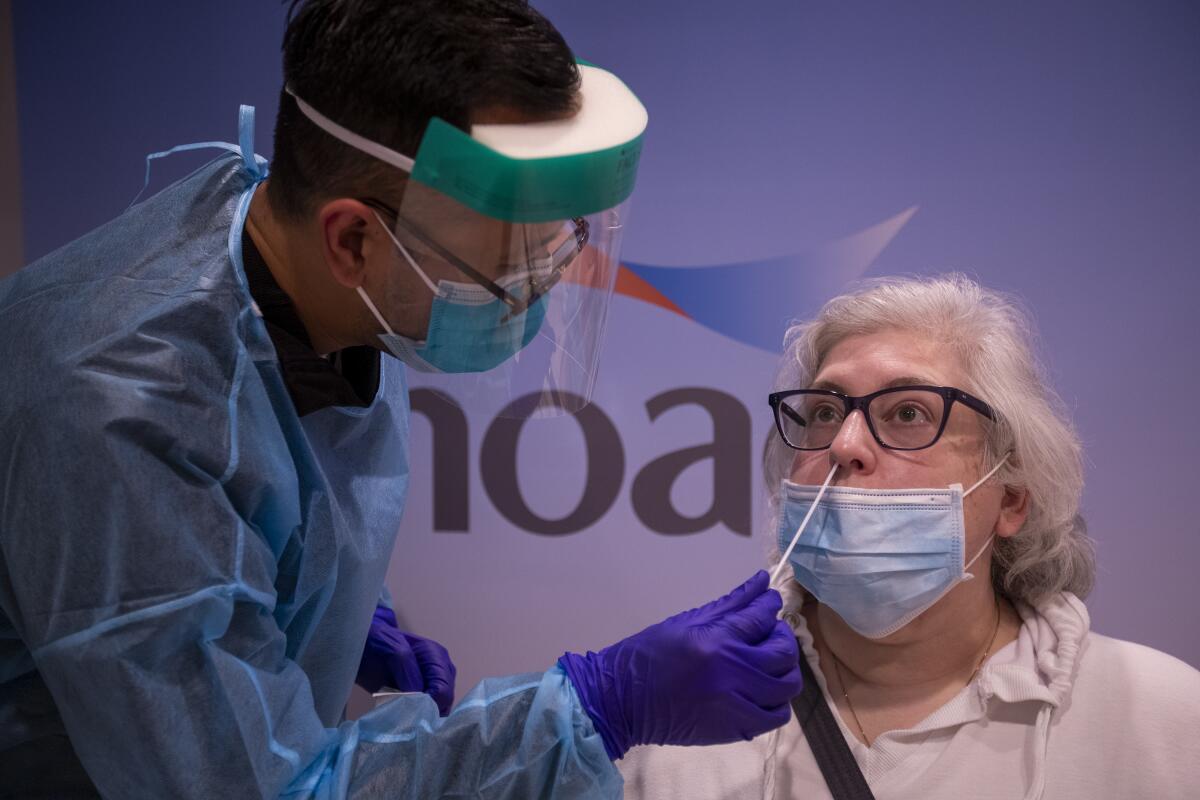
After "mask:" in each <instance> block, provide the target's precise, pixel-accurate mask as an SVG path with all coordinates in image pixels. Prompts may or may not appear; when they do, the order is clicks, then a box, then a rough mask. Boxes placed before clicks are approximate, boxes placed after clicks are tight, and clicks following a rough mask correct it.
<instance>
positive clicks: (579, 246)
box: [363, 199, 589, 316]
mask: <svg viewBox="0 0 1200 800" xmlns="http://www.w3.org/2000/svg"><path fill="white" fill-rule="evenodd" d="M363 202H365V203H367V204H368V205H370V206H372V207H373V208H376V209H379V210H382V211H384V212H386V213H387V214H388V215H389V216H390V217H391V218H392V219H394V220H395V227H394V229H393V228H389V227H388V226H387V225H386V224H385V223H384V222H383V220H382V218H380V217H379V216H378V213H376V218H377V219H379V223H380V225H382V226H383V228H384V230H385V231H387V233H388V236H389V237H391V239H392V242H393V243H394V244H395V245H396V247H397V248H398V249H399V250H400V252H401V253H402V254H403V255H404V257H405V259H406V260H407V261H408V263H409V265H410V266H411V267H412V268H413V269H414V270H415V271H416V272H417V274H418V275H420V276H421V278H422V280H424V282H425V284H426V285H427V286H429V288H430V290H431V291H433V292H434V293H435V294H437V293H438V289H437V284H438V283H440V282H441V281H442V280H446V279H452V278H461V277H467V278H469V279H470V280H472V281H473V282H474V283H476V284H478V285H479V286H481V287H483V288H484V289H486V290H487V291H488V292H489V293H490V294H492V295H493V296H494V297H495V298H496V299H498V300H500V301H501V302H503V303H504V304H505V305H507V306H508V309H509V311H508V313H509V315H511V316H518V315H520V314H522V313H524V311H525V310H526V308H528V307H529V306H530V305H532V304H533V303H535V302H536V301H537V300H538V298H539V297H541V296H543V295H545V294H546V293H547V292H549V291H550V289H551V288H553V286H554V285H555V284H556V283H558V281H559V280H560V279H561V278H562V277H563V274H564V272H565V271H566V270H567V268H568V267H570V266H571V264H572V263H573V262H574V261H575V260H576V259H577V258H578V256H579V254H580V253H581V252H583V248H584V247H585V246H586V245H587V242H588V233H589V226H588V222H587V220H585V219H583V218H576V219H572V220H567V221H563V222H550V223H537V224H520V223H511V222H503V221H500V220H494V219H490V218H487V217H482V216H481V215H471V216H472V217H473V219H469V220H468V219H460V220H457V221H458V222H459V223H460V224H459V225H457V226H450V225H446V226H443V230H444V231H446V232H447V233H446V234H444V235H443V236H441V237H440V240H439V237H435V236H434V235H433V234H431V233H429V232H428V231H426V230H423V229H422V227H421V226H420V225H419V224H416V223H414V222H413V221H411V220H407V219H405V218H404V217H403V215H402V214H400V213H398V212H396V211H395V210H394V209H392V208H391V207H389V206H388V205H387V204H385V203H383V202H381V201H379V200H373V199H364V201H363ZM460 211H463V210H462V209H461V208H460ZM468 213H469V212H468ZM460 216H463V214H461V213H460ZM485 228H486V229H487V230H485ZM451 232H452V235H450V234H451ZM485 240H486V241H491V242H492V243H494V244H496V245H498V246H496V247H493V248H490V249H489V251H488V252H486V253H477V255H476V256H475V257H474V258H471V257H469V256H467V255H464V254H466V253H470V252H472V251H478V249H479V248H478V243H479V242H480V241H485ZM418 262H419V263H418Z"/></svg>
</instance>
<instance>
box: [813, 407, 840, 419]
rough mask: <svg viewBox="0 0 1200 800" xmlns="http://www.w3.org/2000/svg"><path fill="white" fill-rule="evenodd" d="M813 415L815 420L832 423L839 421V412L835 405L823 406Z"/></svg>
mask: <svg viewBox="0 0 1200 800" xmlns="http://www.w3.org/2000/svg"><path fill="white" fill-rule="evenodd" d="M812 416H813V421H814V422H823V423H831V422H837V418H838V413H837V410H836V409H835V408H834V407H833V406H821V407H820V408H818V409H817V410H816V412H815V413H813V415H812Z"/></svg>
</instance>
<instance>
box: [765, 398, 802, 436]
mask: <svg viewBox="0 0 1200 800" xmlns="http://www.w3.org/2000/svg"><path fill="white" fill-rule="evenodd" d="M767 402H769V403H770V404H771V405H772V406H774V407H775V408H778V409H779V411H780V412H781V413H783V414H787V415H788V418H789V419H791V420H792V421H793V422H795V423H796V424H797V425H799V426H801V427H802V428H807V427H808V423H807V422H805V421H804V418H803V417H801V416H800V415H799V414H797V413H796V409H794V408H792V407H791V406H789V405H788V404H787V403H785V402H783V399H782V398H779V397H769V398H767Z"/></svg>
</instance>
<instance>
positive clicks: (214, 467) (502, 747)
mask: <svg viewBox="0 0 1200 800" xmlns="http://www.w3.org/2000/svg"><path fill="white" fill-rule="evenodd" d="M182 385H183V384H181V386H182ZM134 391H135V392H136V391H137V389H134ZM147 391H154V392H163V391H167V389H164V388H163V386H162V385H161V384H156V385H155V386H153V387H151V388H149V389H147ZM122 396H123V397H124V396H125V395H122ZM114 402H115V401H114V400H113V397H112V396H111V395H108V394H106V393H105V392H100V393H93V392H84V393H83V394H82V395H81V396H75V397H71V396H67V397H64V398H59V399H57V400H56V402H55V403H54V406H55V407H56V408H57V409H59V410H58V411H54V410H49V409H45V408H42V409H25V410H24V414H23V416H24V419H23V420H21V421H19V422H17V421H14V419H13V418H12V417H10V418H9V419H8V420H0V422H3V423H4V424H3V425H2V426H0V428H2V429H3V433H4V438H8V439H9V441H10V443H11V449H10V450H9V452H8V453H7V454H5V457H3V458H0V490H2V491H3V493H4V494H3V502H2V504H0V508H2V509H3V512H4V513H3V518H0V531H2V534H3V535H2V538H0V545H2V548H3V549H2V553H0V555H2V560H0V584H2V585H0V602H3V604H4V611H5V613H6V614H7V615H8V616H9V618H10V619H11V620H13V622H14V626H15V627H16V628H17V631H18V633H19V635H20V637H21V639H22V641H23V642H24V643H25V645H26V646H27V647H28V648H29V650H30V652H31V654H32V657H33V662H34V664H35V666H36V669H37V670H38V672H39V673H40V675H41V677H42V679H43V680H44V681H45V683H46V685H47V687H48V688H49V691H50V693H51V695H52V696H53V699H54V702H55V705H56V706H57V709H58V711H59V713H60V714H61V716H62V719H63V722H64V725H65V728H66V731H67V733H68V735H69V737H70V741H71V743H72V745H73V747H74V749H75V751H76V753H77V754H78V757H79V759H80V761H81V762H82V764H83V765H84V767H85V769H86V770H87V772H88V775H89V777H90V778H91V780H92V781H93V782H94V783H95V784H96V786H97V788H98V789H99V791H100V792H101V794H103V795H104V796H105V797H176V798H189V797H196V798H214V797H250V796H253V797H272V798H273V797H287V798H293V797H296V798H309V797H314V798H317V797H319V798H344V797H352V798H366V797H389V798H429V797H443V796H451V797H473V798H508V797H535V796H536V797H582V798H588V797H596V798H600V797H620V796H621V791H622V788H621V778H620V775H619V773H618V772H617V771H616V769H615V767H614V766H613V765H612V763H611V762H610V761H609V759H608V758H607V756H606V755H605V751H604V747H603V744H602V742H601V740H600V737H599V736H598V735H597V734H596V732H595V730H594V729H593V727H592V723H591V720H590V719H589V718H588V716H587V714H586V713H585V712H584V711H583V710H582V708H581V706H580V704H579V701H578V698H577V697H576V696H575V694H574V690H573V688H572V687H571V685H570V682H569V681H568V680H567V679H566V677H565V676H564V674H563V673H562V672H561V671H560V670H559V669H558V668H557V667H555V668H553V669H551V670H549V671H548V672H546V673H544V674H536V673H535V674H530V675H524V676H516V677H509V678H501V679H495V680H485V681H483V682H482V683H481V684H480V685H479V686H478V687H477V688H476V689H475V690H474V691H472V692H471V693H470V694H469V695H468V696H467V697H465V698H464V699H463V701H462V702H461V703H460V704H459V705H458V707H457V708H456V709H455V710H454V712H453V713H452V714H450V715H449V716H448V717H446V718H440V717H439V716H438V711H437V708H436V706H435V705H434V703H433V701H432V700H431V699H430V698H429V697H427V696H424V695H419V696H405V697H401V698H399V699H397V700H394V701H392V702H391V703H388V704H387V705H385V706H382V707H381V708H378V709H376V710H374V711H372V712H371V713H369V714H367V715H366V716H364V717H362V718H361V719H359V720H356V721H350V722H345V723H343V724H341V725H340V726H339V727H337V728H327V727H325V726H324V725H323V724H322V723H321V721H320V719H319V717H318V715H317V713H316V711H315V708H314V703H313V697H312V692H311V688H310V684H309V680H308V677H307V675H306V673H305V672H304V671H303V670H302V669H301V668H300V667H299V666H298V665H297V664H296V663H295V662H294V661H292V660H290V659H289V658H288V657H287V654H286V648H287V641H286V638H285V635H284V633H283V632H282V631H281V630H280V629H279V627H278V625H277V623H276V621H275V618H274V616H273V614H272V612H273V609H274V606H275V601H276V596H275V590H274V579H275V577H276V570H277V558H276V553H274V552H273V550H272V545H271V543H270V542H269V541H268V540H267V539H266V538H264V536H262V535H261V534H260V533H259V532H258V531H257V529H256V527H255V525H254V524H253V520H246V519H243V518H242V517H240V516H239V515H238V513H236V512H235V509H234V507H233V505H232V504H231V503H230V502H229V499H228V497H227V495H226V491H225V488H226V487H225V486H224V485H223V483H222V471H223V470H227V465H226V464H224V463H221V462H220V461H219V460H215V459H214V460H213V462H212V463H208V462H207V461H206V459H207V456H205V454H204V452H203V451H202V450H197V451H196V452H189V453H184V454H181V453H180V452H178V442H177V439H178V436H177V431H175V430H173V426H174V425H177V424H181V423H178V422H172V421H171V419H172V416H171V415H170V414H164V415H157V416H155V415H151V418H147V417H146V416H145V415H142V414H139V413H131V412H130V411H129V410H128V409H125V408H122V407H119V404H117V405H114ZM122 402H124V401H122ZM176 408H185V407H184V406H176ZM64 409H65V410H64ZM10 410H11V409H10ZM197 413H200V414H207V413H210V412H209V411H207V410H205V409H203V408H201V409H200V410H199V411H198V412H197ZM213 430H215V431H217V434H212V433H209V432H208V431H207V430H206V431H205V434H204V435H206V436H210V435H217V436H218V437H219V434H220V431H221V426H220V425H219V424H215V425H214V426H213ZM101 431H102V435H101V433H100V432H101Z"/></svg>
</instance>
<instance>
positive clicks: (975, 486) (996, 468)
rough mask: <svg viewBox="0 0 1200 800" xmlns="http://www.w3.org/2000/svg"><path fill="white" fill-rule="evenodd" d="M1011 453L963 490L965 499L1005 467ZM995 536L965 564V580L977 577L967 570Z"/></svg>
mask: <svg viewBox="0 0 1200 800" xmlns="http://www.w3.org/2000/svg"><path fill="white" fill-rule="evenodd" d="M1011 455H1012V451H1009V452H1007V453H1005V454H1004V458H1002V459H1000V463H998V464H996V466H994V467H992V468H991V469H990V470H988V473H987V475H984V476H983V477H982V478H980V479H979V480H977V481H975V483H974V484H973V485H972V486H971V488H970V489H967V490H966V491H965V492H963V498H964V499H965V498H966V496H967V495H969V494H970V493H971V492H973V491H975V490H976V489H978V488H979V487H980V486H983V484H985V483H987V482H988V481H989V480H990V479H991V477H992V476H993V475H995V474H996V473H997V472H999V471H1000V468H1001V467H1003V466H1004V465H1005V464H1007V463H1008V457H1009V456H1011ZM995 538H996V534H994V533H993V534H992V535H991V536H989V537H988V538H987V540H986V541H985V542H984V543H983V546H982V547H980V548H979V552H977V553H976V554H975V555H974V556H972V557H971V560H970V561H968V562H967V563H966V564H964V565H963V580H965V581H969V580H971V579H973V578H974V577H975V573H973V572H967V570H968V569H970V568H971V565H972V564H974V563H975V562H976V561H978V560H979V557H980V556H981V555H983V551H984V550H987V549H988V545H990V544H991V543H992V540H993V539H995Z"/></svg>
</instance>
